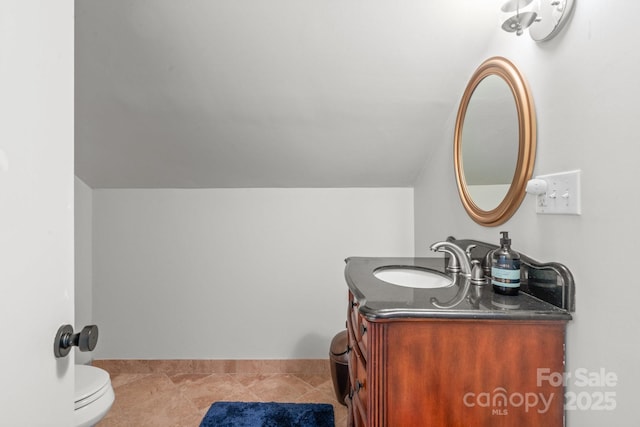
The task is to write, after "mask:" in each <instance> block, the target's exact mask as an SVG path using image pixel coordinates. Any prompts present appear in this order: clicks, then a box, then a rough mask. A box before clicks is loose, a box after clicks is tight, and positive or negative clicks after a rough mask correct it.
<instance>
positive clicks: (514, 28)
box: [502, 12, 538, 36]
mask: <svg viewBox="0 0 640 427" xmlns="http://www.w3.org/2000/svg"><path fill="white" fill-rule="evenodd" d="M537 16H538V14H537V13H535V12H520V13H518V14H517V15H513V16H512V17H511V18H509V19H507V20H506V21H504V22H503V23H502V29H503V30H505V31H506V32H508V33H516V34H517V35H519V36H520V35H522V32H523V31H524V30H526V29H527V28H529V26H530V25H531V24H533V23H534V22H535V20H536V18H537Z"/></svg>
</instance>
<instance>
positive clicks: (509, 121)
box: [454, 57, 536, 226]
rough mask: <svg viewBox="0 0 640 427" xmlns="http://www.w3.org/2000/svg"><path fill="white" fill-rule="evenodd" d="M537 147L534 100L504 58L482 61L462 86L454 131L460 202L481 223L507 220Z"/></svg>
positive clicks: (520, 197) (528, 175)
mask: <svg viewBox="0 0 640 427" xmlns="http://www.w3.org/2000/svg"><path fill="white" fill-rule="evenodd" d="M535 149H536V118H535V110H534V107H533V99H532V97H531V94H530V92H529V88H528V87H527V84H526V82H525V80H524V78H523V77H522V75H521V74H520V72H519V71H518V69H517V68H516V67H515V66H514V65H513V64H512V63H511V62H510V61H508V60H507V59H505V58H501V57H494V58H490V59H488V60H486V61H485V62H483V63H482V64H481V65H480V67H478V69H477V70H476V71H475V73H474V74H473V76H472V77H471V80H470V81H469V83H468V85H467V88H466V89H465V92H464V95H463V96H462V101H461V102H460V108H459V109H458V116H457V119H456V128H455V135H454V167H455V171H456V180H457V183H458V191H459V193H460V198H461V200H462V204H463V205H464V207H465V209H466V211H467V213H468V214H469V216H471V218H472V219H473V220H474V221H476V222H477V223H479V224H482V225H486V226H496V225H500V224H502V223H504V222H505V221H507V220H508V219H509V218H510V217H511V216H512V215H513V214H514V212H515V211H516V210H517V209H518V207H519V206H520V203H522V200H523V198H524V196H525V187H526V185H527V181H528V180H529V179H530V178H531V173H532V172H533V164H534V160H535Z"/></svg>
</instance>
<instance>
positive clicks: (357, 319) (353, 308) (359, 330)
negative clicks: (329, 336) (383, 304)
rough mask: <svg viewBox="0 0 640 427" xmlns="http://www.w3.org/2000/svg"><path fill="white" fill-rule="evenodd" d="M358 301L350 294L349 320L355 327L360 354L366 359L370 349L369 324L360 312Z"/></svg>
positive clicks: (354, 332)
mask: <svg viewBox="0 0 640 427" xmlns="http://www.w3.org/2000/svg"><path fill="white" fill-rule="evenodd" d="M358 306H359V303H358V301H357V300H356V299H355V298H354V297H353V295H351V294H349V307H350V309H349V314H348V318H349V319H350V320H351V324H352V326H353V335H354V336H355V338H356V340H357V343H358V346H359V347H360V352H361V353H362V354H363V356H364V357H365V359H366V355H367V348H368V334H367V331H368V329H369V322H367V320H366V319H365V318H364V317H363V316H362V315H361V314H360V313H359V312H358Z"/></svg>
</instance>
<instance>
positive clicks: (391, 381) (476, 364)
mask: <svg viewBox="0 0 640 427" xmlns="http://www.w3.org/2000/svg"><path fill="white" fill-rule="evenodd" d="M564 334H565V322H563V321H538V322H534V321H496V320H486V321H485V320H482V321H475V320H436V319H432V320H425V321H399V322H387V323H385V325H384V345H383V348H386V350H385V351H381V352H380V355H379V356H380V358H378V356H377V355H376V356H374V355H371V358H372V360H377V361H378V362H379V363H381V364H383V366H384V377H383V378H386V381H381V382H382V383H383V384H382V386H381V387H380V388H379V389H378V390H377V393H378V394H379V396H377V397H376V396H372V399H373V400H372V401H373V402H380V404H381V405H382V406H386V407H385V408H384V410H383V421H382V423H381V424H380V425H385V426H388V427H393V426H398V427H400V426H408V425H415V422H416V421H418V420H419V423H420V425H424V426H430V427H457V426H459V427H468V426H473V427H513V426H518V427H540V426H545V427H562V426H563V425H564V424H563V423H564V389H563V386H562V385H561V384H560V385H557V384H556V385H554V384H551V382H550V381H546V380H544V378H548V373H549V372H553V373H559V374H562V373H563V372H564ZM544 373H547V376H545V374H544ZM370 388H374V389H375V386H374V385H371V387H370Z"/></svg>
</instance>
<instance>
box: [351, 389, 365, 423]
mask: <svg viewBox="0 0 640 427" xmlns="http://www.w3.org/2000/svg"><path fill="white" fill-rule="evenodd" d="M351 406H352V409H351V411H352V412H351V417H352V418H353V426H354V427H366V425H367V408H366V406H365V405H364V404H363V403H362V401H361V400H360V397H359V396H358V395H357V394H355V395H354V396H353V398H352V399H351Z"/></svg>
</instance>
